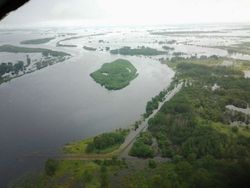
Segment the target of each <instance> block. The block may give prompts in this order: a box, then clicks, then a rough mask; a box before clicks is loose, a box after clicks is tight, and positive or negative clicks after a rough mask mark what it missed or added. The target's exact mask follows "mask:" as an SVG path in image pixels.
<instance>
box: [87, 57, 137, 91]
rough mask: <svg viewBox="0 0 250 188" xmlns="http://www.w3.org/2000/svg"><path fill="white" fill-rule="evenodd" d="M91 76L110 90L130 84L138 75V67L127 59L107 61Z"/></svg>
mask: <svg viewBox="0 0 250 188" xmlns="http://www.w3.org/2000/svg"><path fill="white" fill-rule="evenodd" d="M90 76H91V77H92V78H93V79H94V80H95V81H96V82H97V83H99V84H101V86H104V87H105V88H106V89H108V90H119V89H122V88H124V87H126V86H128V85H129V84H130V82H131V81H132V80H133V79H135V78H136V77H137V76H138V73H137V69H136V68H135V67H134V66H133V65H132V64H131V63H130V62H129V61H128V60H125V59H117V60H115V61H113V62H111V63H105V64H103V65H102V67H101V68H100V69H99V70H97V71H95V72H93V73H91V74H90Z"/></svg>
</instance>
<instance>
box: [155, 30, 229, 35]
mask: <svg viewBox="0 0 250 188" xmlns="http://www.w3.org/2000/svg"><path fill="white" fill-rule="evenodd" d="M210 33H225V32H223V31H160V32H151V33H150V34H151V35H184V36H185V35H192V34H210Z"/></svg>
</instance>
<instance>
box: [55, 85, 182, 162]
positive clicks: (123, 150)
mask: <svg viewBox="0 0 250 188" xmlns="http://www.w3.org/2000/svg"><path fill="white" fill-rule="evenodd" d="M182 85H183V83H180V84H178V85H177V86H176V87H175V88H174V89H173V90H172V91H170V92H169V93H168V94H167V95H166V96H165V100H164V101H163V102H161V103H160V104H159V106H158V109H156V110H154V111H153V113H152V114H151V115H150V116H149V117H148V118H147V119H145V121H143V122H142V123H141V125H139V127H138V128H137V129H136V130H131V131H130V133H129V134H128V136H127V137H126V139H125V141H124V143H123V144H121V146H120V148H119V149H118V150H116V151H114V152H112V153H108V154H88V155H80V154H66V155H63V156H59V157H58V158H60V159H64V160H95V159H105V158H112V156H115V155H116V156H117V155H118V157H119V158H127V159H130V158H133V157H131V156H129V155H128V153H129V151H130V149H131V147H132V146H133V143H134V142H135V140H136V137H137V136H139V135H140V133H141V132H143V131H146V130H147V128H148V120H149V119H150V118H152V117H154V116H155V114H156V113H157V112H158V111H159V110H160V109H161V107H162V106H163V104H164V103H165V102H167V101H169V100H170V99H171V98H172V97H173V96H174V95H175V94H176V93H178V92H179V91H180V89H181V88H182Z"/></svg>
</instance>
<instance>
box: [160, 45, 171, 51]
mask: <svg viewBox="0 0 250 188" xmlns="http://www.w3.org/2000/svg"><path fill="white" fill-rule="evenodd" d="M162 48H163V49H164V50H167V51H169V50H174V48H172V47H169V46H162Z"/></svg>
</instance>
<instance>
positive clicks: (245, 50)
mask: <svg viewBox="0 0 250 188" xmlns="http://www.w3.org/2000/svg"><path fill="white" fill-rule="evenodd" d="M213 48H219V49H223V50H227V51H228V53H229V54H235V53H240V54H247V55H250V42H242V43H239V44H234V45H231V46H213Z"/></svg>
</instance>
